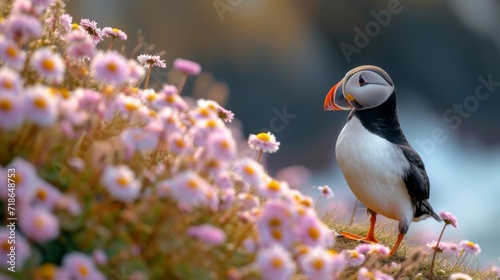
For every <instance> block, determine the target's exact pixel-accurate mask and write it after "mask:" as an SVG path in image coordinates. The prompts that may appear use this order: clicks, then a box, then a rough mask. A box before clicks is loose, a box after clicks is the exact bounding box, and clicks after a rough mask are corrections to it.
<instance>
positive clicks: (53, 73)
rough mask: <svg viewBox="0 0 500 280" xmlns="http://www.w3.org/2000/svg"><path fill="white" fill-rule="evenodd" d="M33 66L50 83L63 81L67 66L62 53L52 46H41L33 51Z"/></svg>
mask: <svg viewBox="0 0 500 280" xmlns="http://www.w3.org/2000/svg"><path fill="white" fill-rule="evenodd" d="M31 67H33V69H34V70H35V71H36V72H37V73H38V75H39V76H40V77H42V78H43V79H46V80H47V81H48V82H49V83H61V82H62V81H63V78H64V71H65V70H66V66H65V65H64V61H63V59H62V57H61V55H60V54H58V53H55V52H53V51H52V50H51V49H50V48H48V47H45V48H40V49H37V50H36V51H35V52H34V53H33V58H32V59H31Z"/></svg>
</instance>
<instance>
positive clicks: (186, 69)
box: [174, 58, 201, 76]
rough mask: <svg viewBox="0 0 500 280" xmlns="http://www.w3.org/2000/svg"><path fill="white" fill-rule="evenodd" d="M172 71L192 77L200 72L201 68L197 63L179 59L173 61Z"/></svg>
mask: <svg viewBox="0 0 500 280" xmlns="http://www.w3.org/2000/svg"><path fill="white" fill-rule="evenodd" d="M174 69H176V70H179V71H181V72H183V73H185V74H187V75H193V76H194V75H198V74H200V72H201V66H200V65H199V64H198V63H196V62H193V61H190V60H186V59H181V58H178V59H176V60H175V61H174Z"/></svg>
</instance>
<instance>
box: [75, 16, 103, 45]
mask: <svg viewBox="0 0 500 280" xmlns="http://www.w3.org/2000/svg"><path fill="white" fill-rule="evenodd" d="M80 26H81V27H82V28H83V30H85V31H86V32H87V33H88V34H89V35H90V37H92V39H93V40H94V43H95V44H97V43H99V42H100V41H102V31H101V29H99V28H97V22H95V21H90V20H88V19H86V18H84V19H81V20H80Z"/></svg>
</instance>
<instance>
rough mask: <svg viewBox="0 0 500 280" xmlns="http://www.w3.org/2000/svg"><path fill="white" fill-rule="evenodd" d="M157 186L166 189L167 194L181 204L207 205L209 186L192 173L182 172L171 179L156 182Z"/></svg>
mask: <svg viewBox="0 0 500 280" xmlns="http://www.w3.org/2000/svg"><path fill="white" fill-rule="evenodd" d="M157 186H160V187H161V188H162V189H165V188H168V190H169V194H170V195H171V196H172V197H173V198H174V199H175V200H176V201H177V202H179V203H181V204H185V205H188V206H194V207H196V206H203V205H206V204H207V203H208V198H207V196H206V193H207V191H208V189H209V188H210V186H209V185H208V183H207V182H206V181H205V180H204V179H203V178H201V177H200V176H199V175H198V174H196V173H195V172H193V171H184V172H183V173H180V174H178V175H176V176H175V177H173V178H171V179H167V180H164V181H161V182H158V184H157Z"/></svg>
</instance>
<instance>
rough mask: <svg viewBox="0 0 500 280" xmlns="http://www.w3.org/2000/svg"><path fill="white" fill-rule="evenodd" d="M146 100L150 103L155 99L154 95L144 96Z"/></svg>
mask: <svg viewBox="0 0 500 280" xmlns="http://www.w3.org/2000/svg"><path fill="white" fill-rule="evenodd" d="M146 99H147V100H148V101H149V102H151V101H154V100H155V99H156V93H150V94H148V95H147V96H146Z"/></svg>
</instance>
